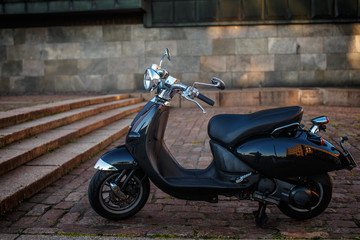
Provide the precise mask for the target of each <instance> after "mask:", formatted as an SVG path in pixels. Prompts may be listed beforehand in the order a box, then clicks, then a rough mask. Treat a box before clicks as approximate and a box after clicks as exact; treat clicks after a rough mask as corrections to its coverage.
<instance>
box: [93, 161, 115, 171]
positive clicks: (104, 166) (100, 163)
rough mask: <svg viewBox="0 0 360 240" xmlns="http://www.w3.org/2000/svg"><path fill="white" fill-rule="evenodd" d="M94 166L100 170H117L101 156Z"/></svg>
mask: <svg viewBox="0 0 360 240" xmlns="http://www.w3.org/2000/svg"><path fill="white" fill-rule="evenodd" d="M94 168H95V169H97V170H101V171H118V169H117V168H116V167H114V166H113V165H111V164H109V163H107V162H105V161H104V160H102V159H101V158H100V159H99V160H98V161H97V162H96V164H95V166H94Z"/></svg>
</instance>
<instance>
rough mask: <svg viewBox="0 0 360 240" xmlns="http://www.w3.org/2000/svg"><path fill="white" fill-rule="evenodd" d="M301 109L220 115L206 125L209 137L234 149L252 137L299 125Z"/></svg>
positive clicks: (279, 109)
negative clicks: (295, 124) (291, 125)
mask: <svg viewBox="0 0 360 240" xmlns="http://www.w3.org/2000/svg"><path fill="white" fill-rule="evenodd" d="M302 115H303V109H302V107H298V106H293V107H282V108H274V109H267V110H262V111H259V112H255V113H251V114H220V115H216V116H214V117H212V118H211V119H210V121H209V125H208V134H209V137H210V138H211V139H212V140H214V141H217V142H219V143H222V144H224V145H225V146H229V147H234V146H235V145H236V144H238V143H239V142H240V141H242V140H244V139H245V138H247V137H249V136H253V135H259V134H264V133H271V132H272V131H273V130H274V129H275V128H278V127H281V126H284V125H287V124H291V123H296V122H298V123H300V122H301V118H302Z"/></svg>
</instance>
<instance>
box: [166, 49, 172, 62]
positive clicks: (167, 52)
mask: <svg viewBox="0 0 360 240" xmlns="http://www.w3.org/2000/svg"><path fill="white" fill-rule="evenodd" d="M165 54H166V55H167V58H168V60H169V61H171V55H170V50H169V49H168V48H165Z"/></svg>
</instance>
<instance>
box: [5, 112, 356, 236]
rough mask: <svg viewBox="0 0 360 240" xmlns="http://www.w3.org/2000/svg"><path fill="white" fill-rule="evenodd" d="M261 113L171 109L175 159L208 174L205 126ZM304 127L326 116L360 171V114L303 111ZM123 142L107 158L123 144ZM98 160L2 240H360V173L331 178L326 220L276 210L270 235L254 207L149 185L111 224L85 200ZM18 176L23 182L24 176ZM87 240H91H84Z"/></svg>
mask: <svg viewBox="0 0 360 240" xmlns="http://www.w3.org/2000/svg"><path fill="white" fill-rule="evenodd" d="M263 108H264V107H234V108H207V111H208V113H207V114H205V115H204V114H202V113H201V111H200V110H198V109H196V108H194V109H178V108H174V109H172V112H171V115H170V120H169V124H168V128H167V131H166V143H167V145H168V146H169V148H170V150H171V151H172V153H173V154H174V155H175V157H176V158H177V160H178V161H179V162H180V163H181V164H182V165H183V166H184V167H187V168H204V167H206V166H207V165H208V164H209V162H210V161H211V159H212V158H211V154H210V149H209V145H208V137H207V132H206V130H207V122H208V120H209V119H210V117H211V116H213V115H214V114H218V113H251V112H254V111H256V110H260V109H263ZM304 109H305V114H304V117H303V123H305V124H306V125H307V126H309V125H308V124H309V120H310V119H311V118H312V117H315V116H318V115H323V114H325V115H328V117H329V118H330V123H329V124H328V130H327V132H326V133H325V134H323V135H325V136H326V139H328V140H330V141H331V142H333V143H334V141H336V142H337V141H338V138H339V137H340V136H343V135H348V136H349V138H350V140H349V144H348V145H349V146H350V148H349V150H350V151H351V152H352V154H353V156H354V158H355V161H356V162H357V164H358V165H360V157H359V156H360V154H359V153H360V108H344V107H328V106H316V107H304ZM124 140H125V138H124V137H122V138H120V139H119V140H118V141H116V142H115V143H113V144H112V145H111V146H109V147H108V148H107V149H105V150H104V151H103V152H105V151H107V150H109V149H111V148H112V147H114V146H117V145H119V144H122V143H123V142H124ZM103 152H102V153H103ZM102 153H99V154H98V155H97V156H95V157H94V158H92V159H90V160H89V161H87V162H85V163H83V164H81V165H80V166H79V167H77V168H76V169H74V170H73V171H71V172H70V173H69V174H68V175H66V176H64V177H62V178H61V179H60V180H58V181H57V182H55V183H54V184H52V185H50V186H49V187H47V188H45V189H44V190H42V191H41V192H39V193H38V194H36V195H35V196H33V197H31V198H30V199H28V200H26V201H25V202H23V203H21V204H20V205H19V206H18V207H17V208H16V209H14V210H13V211H12V212H10V213H7V214H6V215H4V216H1V218H0V234H2V235H0V238H3V239H15V238H17V237H19V236H20V238H21V239H22V238H26V236H27V237H31V236H33V234H36V236H38V237H42V238H44V236H45V238H46V236H47V237H49V235H51V236H53V237H55V238H56V237H57V238H59V239H66V236H68V237H69V238H71V237H73V236H88V237H91V236H93V237H94V238H96V239H97V237H95V236H98V235H104V236H117V237H140V238H145V237H149V238H175V237H180V238H200V239H201V238H241V239H243V238H250V239H254V238H280V237H282V238H360V197H359V193H360V170H359V168H356V169H354V174H351V173H349V172H348V171H346V170H342V171H338V172H335V173H331V175H332V177H333V179H334V186H335V187H334V191H333V198H332V201H331V203H330V206H329V208H328V209H327V210H326V211H325V213H323V214H321V215H320V216H318V217H317V218H314V219H311V220H306V221H296V220H292V219H290V218H288V217H286V216H285V215H284V214H282V213H281V212H280V211H279V210H278V209H277V208H276V207H275V206H270V207H269V208H268V213H269V214H268V216H269V225H270V226H273V227H276V228H277V229H279V230H280V232H276V231H274V230H271V229H261V228H258V227H256V226H255V224H254V218H253V215H252V212H253V211H254V210H256V208H257V204H256V202H252V201H237V200H236V199H233V198H232V199H229V198H226V197H221V198H220V199H221V201H219V203H218V204H212V203H206V202H191V201H185V200H178V199H173V198H172V197H170V196H169V195H167V194H165V193H163V192H162V191H160V190H159V189H157V188H156V187H154V186H153V185H152V187H151V189H152V190H151V194H150V197H149V200H148V203H147V204H146V205H145V207H144V208H143V209H142V210H141V211H140V212H139V213H138V214H136V215H135V216H134V217H132V218H130V219H127V220H124V221H110V220H107V219H104V218H102V217H100V216H98V215H97V214H96V213H95V212H94V211H93V210H92V209H91V207H90V205H89V203H88V200H87V187H88V184H89V181H90V178H91V176H92V175H93V174H94V173H95V169H93V165H94V164H95V162H96V161H97V159H98V157H99V156H100V155H101V154H102ZM19 177H21V176H19ZM84 238H86V237H84Z"/></svg>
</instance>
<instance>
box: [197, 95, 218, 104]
mask: <svg viewBox="0 0 360 240" xmlns="http://www.w3.org/2000/svg"><path fill="white" fill-rule="evenodd" d="M197 98H198V99H200V100H201V101H203V102H205V103H207V104H209V105H211V106H214V104H215V102H214V101H213V100H212V99H210V98H208V97H207V96H205V95H203V94H201V93H198V95H197Z"/></svg>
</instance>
